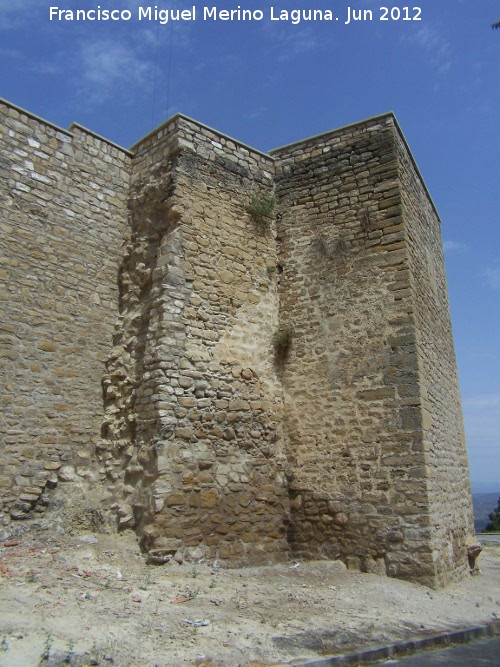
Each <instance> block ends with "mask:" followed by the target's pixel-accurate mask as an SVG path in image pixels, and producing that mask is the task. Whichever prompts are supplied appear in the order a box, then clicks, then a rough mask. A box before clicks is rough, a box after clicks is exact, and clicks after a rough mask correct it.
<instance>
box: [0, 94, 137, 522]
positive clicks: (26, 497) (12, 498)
mask: <svg viewBox="0 0 500 667" xmlns="http://www.w3.org/2000/svg"><path fill="white" fill-rule="evenodd" d="M129 168H130V156H129V154H128V153H127V151H124V150H123V149H120V148H118V147H116V146H114V145H112V144H111V143H109V142H107V141H105V140H103V139H101V138H99V137H97V136H96V135H94V134H92V133H91V132H88V131H87V130H85V129H84V128H81V127H78V126H74V127H73V128H72V129H71V131H69V132H68V131H65V130H61V129H59V128H57V127H54V126H52V125H50V124H49V123H47V122H45V121H42V120H40V119H38V118H36V117H34V116H32V115H30V114H28V113H26V112H24V111H22V110H20V109H17V108H16V107H13V106H12V105H8V104H7V103H1V104H0V176H1V178H0V216H1V217H0V231H1V234H0V262H1V264H0V300H1V301H0V329H1V331H0V335H1V338H0V373H1V378H2V379H1V382H0V387H1V389H0V393H1V396H0V401H1V406H2V409H1V412H0V434H1V435H0V437H1V448H0V493H1V497H2V501H4V502H5V503H6V504H7V506H9V507H11V508H14V512H15V513H16V514H18V515H19V516H23V514H24V512H25V511H26V510H27V509H30V507H31V506H32V504H33V503H34V502H36V500H37V499H38V497H39V496H40V494H41V491H42V490H43V488H44V487H45V485H46V482H47V478H49V477H50V476H51V475H52V482H53V483H55V481H56V480H55V478H54V477H53V476H54V471H57V470H59V471H61V470H63V472H62V477H64V476H66V478H68V479H73V478H75V476H76V477H78V476H79V475H80V479H81V478H82V477H88V476H89V475H90V474H91V472H90V469H91V458H95V445H96V444H97V442H98V438H99V434H100V429H101V421H102V415H103V404H102V394H101V380H102V375H103V364H104V362H105V360H106V358H107V355H108V353H109V347H110V342H111V338H112V334H113V327H114V322H115V311H116V302H117V297H118V290H117V284H116V275H117V270H118V266H119V262H120V260H121V255H122V250H121V246H122V244H123V240H124V238H126V236H127V234H128V224H127V213H126V212H127V199H128V179H129ZM75 470H76V472H75ZM49 483H50V480H49Z"/></svg>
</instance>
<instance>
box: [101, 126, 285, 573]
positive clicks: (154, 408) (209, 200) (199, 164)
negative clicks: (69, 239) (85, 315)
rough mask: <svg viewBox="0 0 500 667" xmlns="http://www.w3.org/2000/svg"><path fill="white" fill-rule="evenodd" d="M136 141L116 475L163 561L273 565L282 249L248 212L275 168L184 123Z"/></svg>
mask: <svg viewBox="0 0 500 667" xmlns="http://www.w3.org/2000/svg"><path fill="white" fill-rule="evenodd" d="M137 148H138V153H137V158H136V160H137V162H136V164H137V169H136V172H135V176H134V179H135V180H134V182H135V183H136V185H135V188H136V191H137V194H135V195H133V196H132V199H131V213H130V215H131V218H130V219H131V224H132V229H133V232H132V239H131V244H130V247H129V248H128V249H127V254H126V257H125V259H124V264H123V267H122V271H121V277H120V279H121V286H122V287H121V310H122V312H121V314H120V318H119V320H118V323H117V333H116V335H115V350H114V352H113V354H112V357H111V359H110V362H109V370H110V373H109V377H106V378H105V381H104V385H105V392H106V396H107V397H109V407H108V410H107V418H106V421H105V424H104V428H105V431H106V434H107V442H106V438H105V439H104V440H103V443H102V448H103V450H106V453H105V454H103V458H104V459H105V460H106V463H105V467H104V469H103V470H102V473H103V474H104V473H105V474H106V476H107V477H108V478H109V479H110V480H111V481H112V482H113V483H112V484H110V485H109V486H108V490H109V492H110V494H111V495H112V496H113V500H115V499H118V502H119V506H118V515H119V518H118V522H119V525H120V526H121V527H132V526H133V527H135V529H136V530H137V532H138V533H139V534H140V535H142V536H143V539H144V545H145V547H146V548H148V549H151V553H153V554H154V555H153V558H163V557H164V555H165V553H166V551H167V552H170V550H172V549H173V548H174V547H175V549H174V551H176V550H177V549H180V550H181V552H182V553H183V554H184V555H187V556H189V557H192V558H201V557H204V558H210V559H223V560H228V561H230V562H232V563H234V564H242V563H250V562H270V561H272V560H275V559H276V558H281V557H282V556H283V554H284V553H286V551H287V543H286V539H285V533H286V530H285V526H286V522H287V520H288V492H287V487H286V478H285V470H284V460H285V457H284V454H283V451H282V450H283V441H282V429H281V410H282V398H281V387H280V384H279V381H278V378H277V377H276V374H275V370H274V367H273V355H272V347H271V338H272V334H273V331H274V327H277V325H278V316H277V313H278V302H277V289H276V275H275V274H276V270H275V269H276V249H275V243H274V238H273V235H272V230H271V229H267V230H266V229H264V228H262V227H261V226H259V225H256V223H255V222H254V221H253V220H252V219H251V218H250V216H249V214H248V212H247V208H248V204H249V201H250V199H251V195H252V194H255V193H257V192H261V193H267V192H272V190H273V182H272V178H271V173H270V171H269V170H272V169H273V164H272V161H271V160H270V159H269V158H266V157H264V156H261V155H259V154H258V153H254V154H251V152H250V151H249V150H247V149H246V148H243V147H239V146H236V144H231V145H227V140H226V139H225V138H223V137H220V136H219V135H216V134H215V133H213V132H210V131H208V130H205V131H204V132H203V133H200V130H199V127H198V126H197V125H196V124H192V123H189V122H188V121H187V120H182V119H181V120H179V122H178V123H177V124H176V125H175V126H172V127H171V128H169V130H168V131H167V132H166V133H165V134H164V135H163V136H161V137H158V138H156V137H155V139H154V140H151V138H150V139H149V140H146V142H144V144H140V145H139V146H138V147H137ZM270 222H271V221H270ZM110 499H111V496H110ZM120 499H122V500H120ZM123 499H125V500H124V501H123ZM165 550H166V551H165Z"/></svg>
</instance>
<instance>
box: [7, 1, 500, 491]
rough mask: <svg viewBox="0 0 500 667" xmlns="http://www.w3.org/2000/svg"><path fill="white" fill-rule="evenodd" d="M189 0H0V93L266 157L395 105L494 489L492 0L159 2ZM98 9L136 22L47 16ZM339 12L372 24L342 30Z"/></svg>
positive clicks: (94, 122) (477, 466)
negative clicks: (436, 216) (423, 191)
mask: <svg viewBox="0 0 500 667" xmlns="http://www.w3.org/2000/svg"><path fill="white" fill-rule="evenodd" d="M193 2H194V5H195V6H196V10H197V18H196V21H183V22H175V23H174V22H169V23H167V24H165V25H160V24H159V23H157V22H154V21H145V20H142V21H140V22H139V21H138V19H137V16H138V8H139V7H148V6H152V7H154V6H155V5H154V4H151V5H148V3H147V1H145V2H142V1H141V0H100V1H99V0H0V82H1V86H0V96H1V97H4V98H6V99H8V100H10V101H11V102H13V103H15V104H18V105H20V106H22V107H25V108H26V109H28V110H30V111H32V112H33V113H36V114H38V115H39V116H42V117H43V118H46V119H48V120H50V121H51V122H53V123H56V124H58V125H60V126H62V127H67V126H69V125H70V123H71V122H72V121H76V122H78V123H80V124H82V125H85V126H86V127H88V128H90V129H92V130H93V131H95V132H97V133H99V134H101V135H103V136H105V137H107V138H108V139H111V140H112V141H115V142H116V143H118V144H120V145H122V146H125V147H127V146H130V145H132V144H133V143H134V142H135V141H137V140H138V139H140V138H141V137H142V136H143V135H144V134H146V133H147V132H149V131H150V130H151V129H152V128H153V127H154V126H156V125H158V124H160V123H161V122H162V121H163V120H165V119H166V118H167V117H168V116H170V115H172V114H173V113H175V112H177V111H179V112H182V113H184V114H187V115H188V116H192V117H193V118H196V119H197V120H199V121H201V122H203V123H206V124H208V125H211V126H213V127H215V128H216V129H218V130H220V131H221V132H224V133H226V134H229V135H231V136H234V137H236V138H237V139H239V140H240V141H243V142H246V143H248V144H250V145H251V146H254V147H255V148H258V149H260V150H263V151H267V150H269V149H271V148H275V147H277V146H280V145H283V144H286V143H290V142H293V141H296V140H299V139H302V138H305V137H307V136H310V135H314V134H318V133H321V132H325V131H328V130H330V129H333V128H336V127H339V126H342V125H346V124H349V123H352V122H356V121H359V120H362V119H363V118H366V117H369V116H374V115H377V114H380V113H384V112H386V111H389V110H392V111H394V112H395V113H396V116H397V117H398V120H399V122H400V125H401V127H402V129H403V131H404V133H405V135H406V137H407V139H408V142H409V144H410V146H411V148H412V151H413V153H414V155H415V158H416V160H417V162H418V164H419V167H420V169H421V171H422V173H423V176H424V178H425V180H426V182H427V185H428V187H429V190H430V192H431V194H432V196H433V199H434V201H435V203H436V206H437V208H438V210H439V212H440V215H441V219H442V230H443V238H444V242H445V251H446V261H447V272H448V286H449V292H450V302H451V310H452V320H453V327H454V335H455V345H456V352H457V357H458V366H459V374H460V382H461V389H462V400H463V407H464V418H465V425H466V433H467V440H468V448H469V458H470V466H471V478H472V484H473V489H474V490H476V491H498V492H499V493H500V348H499V332H500V308H499V297H500V233H499V229H500V224H499V223H500V220H499V218H500V131H499V130H500V123H499V119H500V85H499V84H500V30H498V31H496V30H492V29H491V27H490V25H491V23H492V22H494V21H496V20H500V0H479V1H478V0H475V1H473V0H415V5H417V3H418V6H419V7H420V8H421V13H420V18H421V20H420V21H413V20H411V21H402V20H389V21H381V20H379V19H380V18H381V17H382V12H381V11H380V9H379V8H380V7H381V6H382V4H383V0H382V1H381V2H374V1H373V0H360V1H358V2H355V1H354V0H352V4H351V2H345V1H344V0H276V2H273V0H248V2H245V0H240V7H241V8H242V9H251V10H255V9H261V10H262V11H263V14H264V18H263V20H261V21H252V22H248V21H247V22H236V21H232V22H231V21H219V20H218V21H213V20H207V21H204V20H203V18H202V17H203V7H204V6H208V7H213V6H216V7H217V8H218V9H224V8H227V9H234V8H236V7H237V6H238V0H231V1H229V0H223V1H222V2H220V3H217V2H216V1H215V0H214V2H205V3H203V0H201V1H200V2H197V0H172V2H163V0H158V1H157V2H156V6H157V7H158V8H160V9H167V8H168V9H172V8H181V9H182V8H184V9H185V8H191V7H192V6H193ZM98 5H100V7H101V9H118V10H120V11H122V10H129V11H130V12H131V16H132V18H131V20H129V21H106V22H105V21H101V22H98V21H94V22H90V21H86V22H76V21H73V22H68V21H55V20H53V21H50V20H49V7H50V6H57V7H59V8H60V9H71V10H77V9H84V10H89V9H95V8H97V6H98ZM415 5H413V4H411V5H405V4H404V3H399V4H397V3H396V0H391V2H390V3H389V2H388V3H386V6H387V7H389V8H392V7H399V8H400V10H401V16H405V15H406V13H405V11H404V10H403V7H405V6H409V10H408V16H409V17H412V16H415V15H416V14H417V11H416V10H413V7H414V6H415ZM348 6H351V8H354V9H356V10H359V9H361V10H365V9H371V10H372V11H373V20H372V21H358V22H354V21H351V22H350V23H349V24H348V25H346V24H345V23H344V22H345V21H346V20H347V16H348V14H347V7H348ZM271 7H274V15H275V16H276V15H279V13H280V11H281V10H283V9H285V10H292V9H323V10H331V11H332V12H333V14H334V16H336V17H338V18H339V20H338V21H324V22H319V21H318V22H310V21H301V22H300V23H297V24H292V23H291V21H288V22H287V21H282V20H280V21H271V20H270V8H271ZM394 15H395V16H397V12H395V14H394Z"/></svg>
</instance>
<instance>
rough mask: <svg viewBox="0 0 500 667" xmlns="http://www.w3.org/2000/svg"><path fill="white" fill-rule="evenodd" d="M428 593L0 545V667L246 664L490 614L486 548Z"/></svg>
mask: <svg viewBox="0 0 500 667" xmlns="http://www.w3.org/2000/svg"><path fill="white" fill-rule="evenodd" d="M477 564H478V565H479V567H480V574H479V575H478V576H474V577H470V578H468V579H467V580H466V581H464V582H462V583H460V584H454V585H451V586H449V587H448V588H446V589H445V590H442V591H433V590H430V589H427V588H425V587H423V586H419V585H416V584H411V583H407V582H403V581H398V580H395V579H389V578H387V577H380V576H377V575H374V574H362V573H359V572H351V571H346V570H345V567H344V566H343V564H342V563H339V562H331V561H319V562H318V561H316V562H301V563H293V562H291V563H285V564H282V565H274V566H269V567H256V568H247V569H244V570H228V569H221V568H213V567H210V566H209V565H208V564H203V563H200V564H192V563H189V564H187V563H184V564H181V565H179V564H178V563H176V562H170V563H168V564H166V565H162V566H154V565H146V563H145V558H144V556H143V555H141V554H140V553H139V550H138V547H137V543H136V541H135V536H134V535H132V534H125V535H121V536H120V535H101V534H92V533H87V534H83V535H79V536H74V537H69V536H64V535H63V536H55V537H48V535H47V536H44V535H41V534H40V533H38V534H37V535H36V536H32V537H30V539H26V537H25V538H24V539H23V538H19V539H10V540H7V541H4V542H0V567H1V570H0V571H1V574H0V666H1V667H13V666H15V667H38V665H43V666H44V667H55V666H60V667H62V666H63V665H73V666H76V667H83V666H85V665H100V666H102V665H105V666H108V665H114V666H115V667H129V666H134V667H135V666H147V667H150V666H151V667H154V666H158V667H180V666H183V665H198V666H199V667H203V666H204V667H215V666H224V667H243V666H245V667H258V666H259V667H260V666H264V665H276V664H283V663H285V664H286V663H288V662H293V661H296V660H298V659H304V660H307V659H312V658H315V657H318V656H325V655H329V654H334V653H342V652H344V651H349V650H352V649H360V648H363V647H368V646H372V645H377V644H387V643H391V642H392V641H395V640H404V639H408V638H414V637H416V636H422V635H425V634H432V633H435V632H439V631H449V630H450V629H457V628H463V627H468V626H473V625H478V624H484V623H488V622H491V621H493V620H495V619H496V618H500V545H498V546H495V545H492V546H487V547H486V548H485V549H484V551H483V553H482V554H481V556H480V557H479V560H478V563H477Z"/></svg>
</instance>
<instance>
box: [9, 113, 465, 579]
mask: <svg viewBox="0 0 500 667" xmlns="http://www.w3.org/2000/svg"><path fill="white" fill-rule="evenodd" d="M2 109H3V116H2V119H3V122H4V123H5V125H3V126H2V130H1V133H0V141H1V142H2V144H1V145H2V153H1V155H2V158H1V160H0V169H2V170H3V171H4V172H5V173H8V175H9V181H6V182H5V185H6V187H5V189H4V191H3V192H2V195H1V200H0V201H1V205H2V219H1V220H0V225H1V231H2V236H1V241H0V242H1V244H2V245H1V246H0V247H1V250H2V252H1V257H2V266H1V267H0V278H2V280H3V281H4V283H5V288H4V291H3V293H2V304H1V309H2V311H3V313H2V315H5V316H3V317H2V319H1V322H2V323H3V324H2V326H3V327H5V328H6V330H5V333H4V332H3V331H2V348H1V349H2V353H1V354H2V356H1V358H0V371H1V373H2V377H4V378H5V387H7V390H6V391H4V392H3V394H2V397H1V400H2V419H3V420H4V422H3V423H2V426H1V429H0V433H1V437H2V438H4V439H5V445H4V446H3V447H2V452H1V454H0V456H1V457H2V458H1V459H0V463H1V464H2V473H1V475H2V476H1V477H0V479H1V484H2V487H1V488H2V493H3V499H4V501H5V504H6V506H7V507H9V508H10V509H11V513H12V516H13V517H15V516H20V515H23V516H28V515H29V510H30V509H31V510H33V509H37V506H38V505H41V504H42V502H41V499H40V497H39V496H40V492H41V491H40V489H41V488H42V487H43V485H44V483H46V478H47V477H49V476H50V475H52V476H53V477H52V478H51V480H49V485H50V484H51V483H52V484H55V483H56V482H57V480H59V481H63V480H65V479H74V478H77V479H85V478H87V481H88V485H89V489H90V488H94V489H95V488H96V487H98V488H99V489H100V497H101V504H100V508H101V510H103V511H105V510H107V511H108V512H109V511H112V512H113V514H115V515H116V523H117V525H118V527H119V528H133V529H134V530H136V532H137V533H138V535H140V536H141V539H142V543H143V546H144V548H145V549H146V550H149V551H150V553H151V554H153V555H154V557H155V558H157V559H159V560H161V559H162V557H165V558H166V557H168V556H169V555H171V554H174V553H175V552H176V551H180V552H182V553H183V554H184V556H187V557H189V558H193V559H201V558H206V559H209V560H218V559H220V560H224V561H227V562H229V563H231V564H233V565H242V564H247V563H260V562H272V561H274V560H276V559H281V558H283V557H285V556H286V555H287V554H288V553H291V554H294V555H296V556H304V557H328V558H342V559H343V560H344V561H345V562H346V563H347V564H348V565H349V566H350V567H359V568H361V569H364V570H369V571H377V572H380V573H385V572H387V573H388V574H390V575H392V576H401V577H405V578H411V579H415V580H418V581H421V582H422V583H427V584H430V585H439V584H442V583H446V582H447V581H449V580H450V579H453V578H457V577H459V576H461V575H462V574H463V573H464V571H465V569H466V561H467V559H466V550H465V540H466V538H467V536H468V535H469V534H470V531H471V524H470V492H469V489H468V486H467V465H466V459H465V449H464V443H463V433H462V426H461V417H460V415H461V411H460V400H459V394H458V384H457V379H456V370H455V360H454V353H453V343H452V338H451V330H450V325H449V312H448V306H447V301H446V285H445V278H444V264H443V258H442V254H441V241H440V237H439V220H438V218H437V215H436V213H435V211H434V207H433V205H432V201H431V200H430V198H429V196H428V193H427V191H426V189H425V186H424V185H423V183H422V180H421V178H420V175H419V173H418V170H417V169H416V167H415V165H414V162H413V159H412V158H411V154H410V153H409V151H408V148H407V146H406V143H405V142H404V139H403V137H402V135H401V133H400V130H399V128H398V126H397V124H396V122H395V120H394V117H393V116H392V115H391V114H388V115H386V116H382V117H379V118H376V119H372V120H370V121H366V122H363V123H359V124H357V125H353V126H350V127H348V128H343V129H341V130H337V131H334V132H331V133H328V134H326V135H322V136H320V137H315V138H312V139H309V140H306V141H304V142H299V143H298V144H293V145H291V146H287V147H284V148H282V149H278V150H276V151H273V152H272V154H271V156H269V155H265V154H262V153H260V152H258V151H256V150H254V149H251V148H249V147H247V146H244V145H242V144H240V143H238V142H237V141H235V140H232V139H229V138H228V137H226V136H224V135H221V134H220V133H217V132H215V131H214V130H211V129H210V128H207V127H205V126H203V125H200V124H199V123H196V122H195V121H192V120H190V119H188V118H185V117H183V116H180V115H178V116H176V117H174V118H173V119H171V120H170V121H168V122H167V123H165V124H164V125H163V126H162V127H160V128H159V129H158V130H155V131H154V132H152V133H151V134H150V135H148V136H147V137H145V138H144V139H143V140H141V141H140V142H139V143H138V144H136V145H135V146H133V147H132V149H131V150H130V152H127V151H123V150H121V149H119V148H118V147H116V146H113V145H112V144H110V143H108V142H105V141H104V140H102V139H100V138H98V137H96V136H95V135H92V134H91V133H89V132H88V131H86V130H84V129H83V128H79V127H78V126H73V127H72V128H71V131H70V132H69V133H68V132H65V131H62V130H59V129H58V128H54V127H53V126H51V125H50V124H48V123H45V122H44V121H41V120H40V119H36V118H34V117H32V116H30V115H29V114H26V112H22V111H21V110H19V109H16V108H15V107H12V105H7V104H5V105H4V106H3V107H2ZM3 128H5V129H3ZM37 151H38V153H41V154H43V156H45V157H41V156H39V155H38V154H37ZM35 157H36V160H35ZM44 179H45V180H44ZM19 184H20V185H19ZM34 185H36V187H34ZM23 188H24V189H23ZM254 197H257V198H258V199H260V200H262V199H263V198H270V197H275V199H276V206H275V209H274V211H273V213H272V216H271V215H269V216H265V217H264V218H262V219H259V218H258V216H255V215H252V214H251V213H250V212H249V203H250V202H251V201H252V198H254ZM30 234H31V236H29V235H30ZM22 235H24V236H22ZM20 236H22V239H23V241H22V242H21V243H20V242H19V237H20ZM26 280H28V281H30V282H28V284H25V281H26ZM436 305H439V306H440V307H439V308H437V307H436ZM279 329H281V331H282V332H287V331H288V333H289V334H290V336H293V338H292V343H291V346H290V349H283V350H282V351H281V352H282V354H281V355H279V354H277V353H276V348H274V347H273V335H274V334H275V333H276V332H277V331H278V330H279ZM40 345H41V347H40ZM436 368H437V369H438V370H436ZM33 369H35V370H33ZM38 369H39V370H38ZM101 382H102V388H101ZM450 403H451V404H452V405H450ZM96 455H97V457H96ZM96 459H97V460H96ZM94 460H96V463H95V465H94ZM44 471H45V472H44ZM33 475H35V476H36V478H35V477H33ZM54 475H56V476H54ZM457 476H458V477H460V479H461V480H462V481H463V484H464V488H465V492H464V493H462V494H461V493H460V492H459V491H456V492H455V490H454V488H453V480H456V479H457ZM451 477H453V479H452V478H451ZM44 480H45V482H44ZM35 482H36V484H38V486H37V485H36V484H35ZM70 488H71V485H70V484H68V485H67V489H68V496H69V495H70V494H71V490H70ZM37 494H38V495H37ZM446 494H447V497H446V498H445V495H446ZM21 495H22V496H24V500H22V499H21V500H20V496H21ZM30 496H31V497H30ZM42 499H43V496H42ZM19 502H20V503H21V504H20V505H19ZM16 503H17V504H16ZM12 508H14V509H12ZM16 508H17V509H16Z"/></svg>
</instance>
